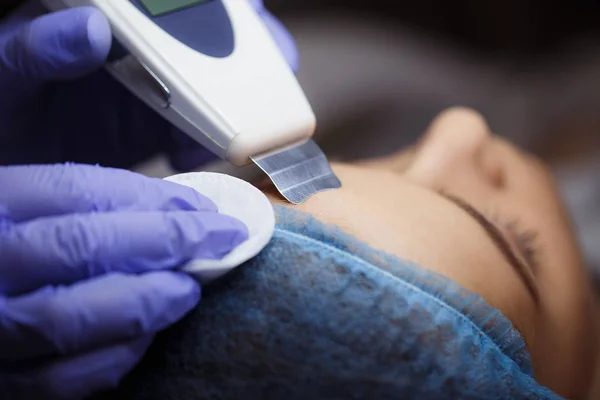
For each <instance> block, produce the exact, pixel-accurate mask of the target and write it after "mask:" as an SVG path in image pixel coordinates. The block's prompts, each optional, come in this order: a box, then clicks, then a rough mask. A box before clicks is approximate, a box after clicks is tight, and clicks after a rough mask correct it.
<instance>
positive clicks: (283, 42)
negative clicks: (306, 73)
mask: <svg viewBox="0 0 600 400" xmlns="http://www.w3.org/2000/svg"><path fill="white" fill-rule="evenodd" d="M251 3H252V5H253V6H254V8H255V9H256V10H257V12H258V13H259V15H260V16H261V17H262V19H263V20H264V21H265V24H266V26H267V27H268V28H269V30H270V32H271V33H272V34H273V36H274V38H275V39H276V41H277V42H278V43H279V45H280V48H281V50H282V52H283V54H284V55H285V56H286V57H287V59H288V60H289V62H290V65H291V66H292V67H293V68H296V66H297V62H298V60H297V53H296V49H295V45H294V42H293V39H292V38H291V36H290V35H289V33H288V32H287V31H286V30H285V29H284V28H283V26H282V25H281V24H280V23H279V22H278V21H277V20H276V19H275V18H274V17H273V16H272V15H270V14H269V13H268V12H267V11H266V10H265V9H264V6H263V3H262V0H251ZM42 12H43V8H42V6H41V5H40V3H39V0H37V1H29V2H27V3H26V4H25V5H24V6H23V7H22V8H21V9H19V10H18V11H17V12H15V13H14V14H13V15H11V16H10V17H9V18H7V19H6V20H4V21H3V22H2V23H1V24H0V96H1V98H0V165H8V164H48V163H56V162H66V161H72V162H80V163H87V164H96V163H98V164H102V165H105V166H111V167H120V168H130V167H132V166H133V165H135V164H137V163H139V162H141V161H144V160H146V159H148V158H149V157H152V156H154V155H156V154H159V153H161V152H165V151H166V152H167V154H168V156H169V157H170V160H171V163H172V164H173V166H174V167H175V168H176V169H178V170H189V169H192V168H196V167H198V166H200V165H201V164H202V163H203V162H205V161H208V160H210V159H213V158H214V156H213V155H212V154H210V153H209V152H208V151H206V150H205V149H203V148H202V147H201V146H200V145H199V144H197V143H196V142H194V141H193V140H192V139H190V138H189V137H188V136H187V135H185V134H183V133H181V132H179V131H178V130H176V129H174V128H173V127H172V126H171V125H170V124H169V123H168V122H166V121H165V120H164V119H163V118H162V117H160V116H159V115H157V114H156V113H155V112H154V111H152V110H151V109H150V108H148V107H147V106H146V105H145V104H143V103H142V102H141V101H139V100H138V99H137V98H136V97H134V96H133V95H131V94H130V93H129V92H128V91H127V90H126V89H124V88H123V87H122V86H121V85H120V84H119V83H118V82H116V81H115V80H114V79H113V78H112V77H110V76H109V75H108V74H107V73H106V72H105V71H103V70H98V69H99V68H100V67H101V66H102V65H103V64H104V61H105V59H106V57H107V55H108V52H109V50H110V47H111V41H112V37H111V32H110V27H109V25H108V22H107V20H106V18H105V17H104V16H103V15H102V14H101V13H100V12H99V11H98V10H96V9H93V8H89V7H86V8H77V9H70V10H66V11H62V12H57V13H53V14H49V15H44V16H42V17H38V16H39V15H40V14H41V13H42ZM198 73H202V71H198ZM82 77H85V78H82ZM76 78H80V79H76Z"/></svg>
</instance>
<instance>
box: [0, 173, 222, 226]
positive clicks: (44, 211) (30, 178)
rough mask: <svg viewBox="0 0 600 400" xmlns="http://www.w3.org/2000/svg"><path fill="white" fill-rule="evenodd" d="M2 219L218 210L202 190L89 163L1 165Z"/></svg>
mask: <svg viewBox="0 0 600 400" xmlns="http://www.w3.org/2000/svg"><path fill="white" fill-rule="evenodd" d="M0 186H2V187H3V188H4V189H3V190H1V191H0V219H2V218H4V219H8V220H10V221H13V222H16V223H18V222H23V221H29V220H32V219H35V218H40V217H51V216H59V215H65V214H72V213H88V212H105V211H127V210H129V211H134V210H135V211H154V210H157V211H176V210H194V211H206V212H216V211H217V206H216V205H215V204H214V203H213V202H212V201H211V200H209V199H207V198H206V197H204V196H202V195H200V194H199V193H198V192H197V191H195V190H193V189H191V188H188V187H185V186H182V185H178V184H176V183H173V182H167V181H164V180H162V179H152V178H148V177H145V176H142V175H140V174H136V173H133V172H130V171H126V170H120V169H111V168H101V167H97V166H91V165H90V166H88V165H72V164H67V165H31V166H14V167H0Z"/></svg>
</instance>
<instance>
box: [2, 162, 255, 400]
mask: <svg viewBox="0 0 600 400" xmlns="http://www.w3.org/2000/svg"><path fill="white" fill-rule="evenodd" d="M0 187H1V188H2V190H0V398H1V399H11V400H17V399H27V400H29V399H44V400H48V399H55V398H56V399H81V398H83V397H84V396H87V395H89V394H90V393H92V392H95V391H97V390H99V389H106V388H111V387H114V386H115V385H116V384H117V383H118V382H119V380H120V379H121V378H122V377H123V376H124V375H125V374H126V373H127V372H129V371H130V370H131V369H132V367H133V366H135V364H136V363H137V362H138V361H139V360H140V359H141V357H142V356H143V354H144V352H145V351H146V349H147V347H148V346H149V344H150V342H151V340H152V338H153V335H154V334H155V333H156V332H157V331H160V330H162V329H164V328H166V327H168V326H169V325H171V324H172V323H174V322H176V321H177V320H179V319H180V318H182V316H184V315H185V314H186V313H187V312H188V311H190V310H191V309H192V308H193V307H194V306H195V305H196V304H197V302H198V300H199V298H200V287H199V285H198V284H197V283H196V282H195V281H194V280H193V279H192V278H190V277H189V276H187V275H185V274H183V273H179V272H174V269H175V268H177V267H179V266H181V265H182V264H184V263H185V262H187V261H189V260H190V259H195V258H208V259H215V258H222V257H223V256H224V255H226V254H227V253H229V252H230V251H231V250H232V249H233V248H235V247H236V246H237V245H239V244H240V243H242V242H243V241H245V240H246V239H247V237H248V232H247V229H246V227H245V226H244V225H243V224H242V223H241V222H239V221H237V220H234V219H233V218H230V217H227V216H224V215H222V214H219V213H218V212H217V210H216V207H215V205H214V204H213V203H212V202H211V201H210V200H208V199H206V198H204V197H203V196H201V195H199V194H198V193H197V192H195V191H194V190H192V189H189V188H187V187H183V186H180V185H177V184H174V183H170V182H167V181H162V180H158V179H151V178H146V177H143V176H141V175H137V174H134V173H132V172H128V171H124V170H114V169H105V168H100V167H92V166H83V165H51V166H27V167H0Z"/></svg>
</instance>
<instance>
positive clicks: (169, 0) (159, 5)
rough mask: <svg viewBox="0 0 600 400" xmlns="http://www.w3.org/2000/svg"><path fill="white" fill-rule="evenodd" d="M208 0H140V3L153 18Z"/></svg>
mask: <svg viewBox="0 0 600 400" xmlns="http://www.w3.org/2000/svg"><path fill="white" fill-rule="evenodd" d="M207 1H209V0H140V3H142V5H143V6H144V7H145V8H146V10H148V12H149V13H150V14H152V16H153V17H158V16H160V15H163V14H168V13H171V12H174V11H178V10H181V9H183V8H186V7H191V6H195V5H197V4H200V3H206V2H207Z"/></svg>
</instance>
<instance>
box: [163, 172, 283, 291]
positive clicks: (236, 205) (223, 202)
mask: <svg viewBox="0 0 600 400" xmlns="http://www.w3.org/2000/svg"><path fill="white" fill-rule="evenodd" d="M166 180H167V181H170V182H174V183H178V184H180V185H183V186H188V187H191V188H192V189H195V190H196V191H198V193H200V194H202V195H203V196H205V197H207V198H209V199H210V200H212V201H213V202H214V203H215V204H216V205H217V207H218V209H219V212H221V213H222V214H225V215H229V216H232V217H234V218H237V219H238V220H240V221H242V222H243V223H244V224H246V226H247V227H248V240H246V241H245V242H244V243H242V244H241V245H239V246H238V247H236V248H235V249H234V250H233V251H232V252H231V253H229V254H228V255H226V256H225V257H224V258H223V259H221V260H193V261H190V262H189V263H188V264H186V265H185V266H184V267H183V268H182V269H183V271H185V272H187V273H189V274H190V275H192V276H193V277H194V278H196V279H198V280H199V281H200V282H201V283H208V282H211V281H213V280H215V279H217V278H219V277H221V276H223V275H225V274H226V273H227V272H229V271H231V270H233V269H235V268H236V267H238V266H240V265H242V264H243V263H245V262H246V261H248V260H250V259H251V258H254V257H255V256H256V255H258V253H260V252H261V251H262V249H264V248H265V247H266V246H267V245H268V244H269V242H270V241H271V238H272V237H273V232H274V231H275V211H274V210H273V206H272V205H271V203H270V202H269V199H268V198H267V196H265V194H264V193H263V192H261V191H260V190H258V189H257V188H255V187H254V186H252V185H251V184H249V183H248V182H246V181H243V180H241V179H238V178H234V177H232V176H229V175H225V174H217V173H210V172H191V173H187V174H180V175H175V176H172V177H169V178H166Z"/></svg>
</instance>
